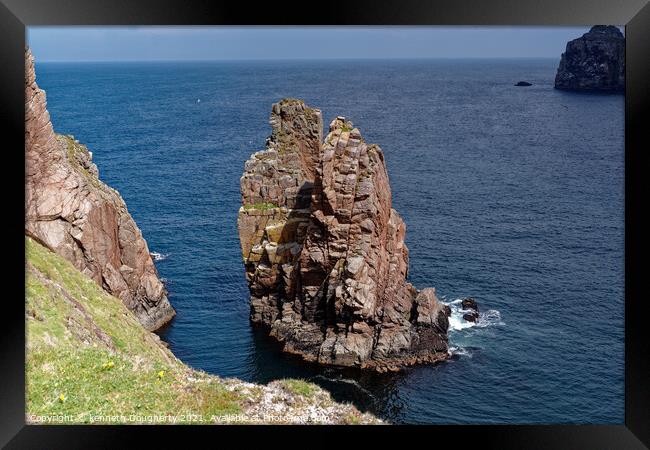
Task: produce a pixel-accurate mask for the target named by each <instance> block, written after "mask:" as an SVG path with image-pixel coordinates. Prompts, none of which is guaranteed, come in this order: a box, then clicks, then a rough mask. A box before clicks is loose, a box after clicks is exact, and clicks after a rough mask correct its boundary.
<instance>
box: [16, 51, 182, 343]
mask: <svg viewBox="0 0 650 450" xmlns="http://www.w3.org/2000/svg"><path fill="white" fill-rule="evenodd" d="M25 158H26V167H25V178H26V191H25V196H26V198H25V234H27V235H28V236H31V237H32V238H34V239H35V240H37V241H38V242H40V243H42V244H43V245H45V246H46V247H48V248H50V249H51V250H53V251H54V252H56V253H58V254H59V255H61V256H63V257H64V258H65V259H67V260H68V261H70V262H71V263H72V264H73V265H74V266H75V267H76V268H77V269H79V270H80V271H81V272H82V273H84V274H86V275H87V276H89V277H90V278H92V279H93V280H95V281H96V282H97V283H98V284H99V285H100V286H102V287H103V288H104V289H105V290H106V291H107V292H109V293H110V294H112V295H114V296H115V297H117V298H119V299H121V300H122V301H123V302H124V304H125V305H126V306H127V307H128V308H129V309H130V310H131V311H133V312H134V313H135V316H136V317H137V318H138V320H139V321H140V322H141V323H142V325H144V327H145V328H147V329H149V330H155V329H158V328H160V327H161V326H162V325H164V324H165V323H167V322H168V321H169V320H171V318H172V317H173V316H174V314H175V312H174V309H173V308H172V306H171V305H170V303H169V300H168V299H167V293H166V290H165V288H164V286H163V284H162V282H161V281H160V279H159V278H158V273H157V271H156V267H155V266H154V263H153V260H152V258H151V255H150V254H149V249H148V248H147V243H146V242H145V240H144V239H143V237H142V233H141V232H140V229H139V228H138V226H137V225H136V224H135V222H134V221H133V218H132V217H131V215H130V214H129V212H128V210H127V208H126V205H125V203H124V200H123V199H122V197H121V196H120V194H119V193H118V192H117V191H116V190H114V189H111V188H110V187H109V186H107V185H106V184H104V183H103V182H102V181H100V180H99V177H98V176H99V173H98V170H97V167H96V166H95V164H93V162H92V154H91V153H90V152H89V151H88V149H87V148H86V147H85V146H83V145H81V144H80V143H79V142H78V141H76V140H75V139H74V138H73V137H72V136H61V135H57V134H56V133H55V132H54V129H53V128H52V124H51V122H50V116H49V113H48V111H47V104H46V99H45V92H43V91H42V90H41V89H39V87H38V85H37V84H36V75H35V72H34V59H33V57H32V55H31V52H30V51H29V50H28V49H26V50H25Z"/></svg>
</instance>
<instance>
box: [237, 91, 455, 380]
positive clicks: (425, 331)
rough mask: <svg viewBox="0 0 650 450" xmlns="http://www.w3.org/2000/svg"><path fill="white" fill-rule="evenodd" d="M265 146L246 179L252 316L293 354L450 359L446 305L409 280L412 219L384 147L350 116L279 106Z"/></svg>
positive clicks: (400, 362)
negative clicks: (400, 201) (399, 203)
mask: <svg viewBox="0 0 650 450" xmlns="http://www.w3.org/2000/svg"><path fill="white" fill-rule="evenodd" d="M270 122H271V125H272V128H273V133H272V135H271V137H270V138H269V140H268V141H267V150H265V151H262V152H258V153H255V154H254V155H253V156H252V157H251V158H250V159H249V160H248V161H247V162H246V165H245V172H244V175H243V176H242V178H241V191H242V200H243V206H242V207H241V208H240V210H239V236H240V241H241V245H242V253H243V258H244V264H245V267H246V276H247V280H248V283H249V287H250V292H251V319H252V321H253V322H256V323H262V324H265V325H267V326H269V327H270V334H271V336H274V337H275V338H277V339H278V340H279V341H280V342H282V343H283V348H284V350H285V351H287V352H289V353H294V354H297V355H300V356H302V357H303V358H304V359H306V360H308V361H314V362H318V363H321V364H327V365H337V366H352V367H359V368H368V369H374V370H378V371H385V370H396V369H398V368H399V367H401V366H405V365H411V364H416V363H424V362H434V361H438V360H442V359H446V358H447V357H448V351H447V350H448V348H447V329H448V326H449V323H448V317H449V314H450V310H449V307H447V306H446V305H444V304H442V303H441V302H439V301H438V300H437V298H436V295H435V290H434V289H433V288H427V289H424V290H422V291H418V290H417V289H416V288H414V287H413V286H412V285H411V284H410V283H408V282H407V281H406V277H407V275H408V249H407V248H406V245H405V244H404V236H405V232H406V227H405V224H404V222H403V221H402V219H401V217H400V216H399V214H398V213H397V212H396V211H395V210H394V209H392V207H391V191H390V185H389V182H388V175H387V172H386V166H385V163H384V155H383V152H382V150H381V148H379V146H377V145H374V144H367V143H366V142H365V141H364V140H363V138H362V136H361V134H360V132H359V130H358V129H357V128H354V126H353V125H352V123H351V122H349V121H346V120H345V118H343V117H338V118H336V119H335V120H334V121H332V123H331V124H330V127H329V134H328V135H327V137H326V138H325V140H324V142H323V143H321V139H320V137H321V134H322V132H321V127H322V119H321V114H320V111H318V110H316V109H312V108H309V107H307V106H305V105H304V103H303V102H302V101H300V100H283V101H281V102H280V103H278V104H275V105H273V111H272V114H271V120H270Z"/></svg>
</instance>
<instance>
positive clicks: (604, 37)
mask: <svg viewBox="0 0 650 450" xmlns="http://www.w3.org/2000/svg"><path fill="white" fill-rule="evenodd" d="M555 88H556V89H563V90H571V91H584V92H590V91H591V92H623V91H624V90H625V37H624V36H623V33H621V30H619V29H618V28H617V27H615V26H612V25H596V26H594V27H592V28H591V30H589V32H588V33H585V34H583V35H582V36H581V37H579V38H577V39H574V40H572V41H570V42H569V43H568V44H567V46H566V51H565V52H564V53H563V54H562V58H561V60H560V65H559V67H558V69H557V75H556V76H555Z"/></svg>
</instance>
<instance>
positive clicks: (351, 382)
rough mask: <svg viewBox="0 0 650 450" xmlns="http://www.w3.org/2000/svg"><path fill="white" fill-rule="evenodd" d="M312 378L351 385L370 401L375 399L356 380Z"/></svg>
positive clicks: (320, 376)
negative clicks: (369, 398)
mask: <svg viewBox="0 0 650 450" xmlns="http://www.w3.org/2000/svg"><path fill="white" fill-rule="evenodd" d="M313 378H314V379H321V380H325V381H329V382H334V383H344V384H351V385H353V386H354V387H355V388H357V389H359V390H360V391H361V392H363V393H364V394H366V395H368V396H369V397H371V398H372V399H375V396H374V395H373V394H372V392H370V391H369V390H368V389H366V388H364V387H363V386H361V384H359V382H358V381H357V380H351V379H349V378H330V377H327V376H324V375H315V376H314V377H313Z"/></svg>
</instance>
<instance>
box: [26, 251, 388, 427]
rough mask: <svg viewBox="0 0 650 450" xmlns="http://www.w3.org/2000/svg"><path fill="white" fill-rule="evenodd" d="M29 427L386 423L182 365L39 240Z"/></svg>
mask: <svg viewBox="0 0 650 450" xmlns="http://www.w3.org/2000/svg"><path fill="white" fill-rule="evenodd" d="M25 246H26V256H27V257H26V267H25V271H26V309H25V311H26V321H27V326H26V328H27V337H26V339H27V342H26V344H27V354H26V377H27V383H26V384H27V393H26V395H27V398H26V400H27V411H26V413H27V422H28V423H41V422H45V423H170V422H171V423H240V422H244V423H268V422H272V423H376V422H378V420H377V419H375V418H374V417H372V416H371V415H369V414H361V413H360V412H359V411H358V410H357V409H356V408H354V407H353V406H352V405H348V404H338V403H335V402H334V401H333V400H332V399H331V397H330V395H329V394H328V393H327V392H326V391H323V390H322V389H321V388H319V387H318V386H316V385H314V384H311V383H307V382H305V381H303V380H280V381H275V382H272V383H270V384H269V385H266V386H262V385H256V384H252V383H246V382H243V381H241V380H237V379H222V378H219V377H216V376H213V375H209V374H207V373H205V372H202V371H198V370H194V369H191V368H189V367H188V366H186V365H185V364H183V363H182V362H181V361H179V360H178V359H177V358H176V357H175V356H174V355H173V354H172V353H171V352H170V351H169V350H168V349H167V348H166V346H165V345H164V344H163V343H162V342H161V341H160V339H159V338H158V336H157V335H155V334H153V333H151V332H148V331H146V330H145V329H144V328H143V327H142V326H141V325H140V324H139V322H138V321H137V319H136V318H135V316H133V314H132V313H131V312H130V311H129V310H128V309H127V308H126V307H125V306H124V305H123V304H122V302H121V301H120V300H119V299H117V298H115V297H112V296H111V295H109V294H107V293H106V292H105V291H104V290H102V289H101V288H100V287H99V286H98V285H97V284H95V282H93V281H92V280H91V279H89V278H87V277H86V276H85V275H83V274H82V273H81V272H79V271H78V270H77V269H75V268H74V267H73V266H72V265H71V264H70V263H69V262H67V261H66V260H64V259H63V258H61V257H60V256H58V255H56V254H55V253H53V252H51V251H49V250H48V249H46V248H45V247H43V246H42V245H40V244H38V243H37V242H35V241H33V240H32V239H30V238H26V239H25Z"/></svg>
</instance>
